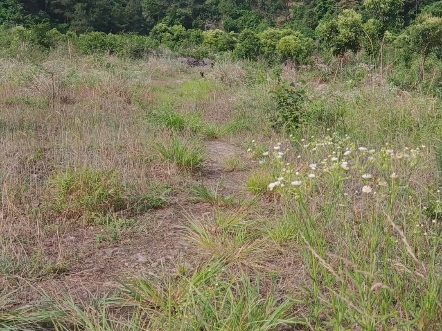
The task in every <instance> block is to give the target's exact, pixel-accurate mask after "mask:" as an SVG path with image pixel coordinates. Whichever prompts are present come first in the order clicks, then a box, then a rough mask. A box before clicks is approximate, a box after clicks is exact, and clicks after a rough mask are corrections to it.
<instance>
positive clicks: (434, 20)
mask: <svg viewBox="0 0 442 331" xmlns="http://www.w3.org/2000/svg"><path fill="white" fill-rule="evenodd" d="M406 33H407V34H408V35H409V41H410V43H411V46H412V48H413V50H415V51H416V52H417V53H419V54H421V55H422V62H421V71H422V78H423V77H424V73H425V61H426V59H427V57H428V55H429V54H430V53H431V52H433V51H435V50H438V51H439V53H440V52H441V51H442V17H434V16H431V15H429V14H423V15H420V16H419V17H418V18H417V20H416V23H415V24H413V25H411V26H410V27H409V28H408V29H407V31H406Z"/></svg>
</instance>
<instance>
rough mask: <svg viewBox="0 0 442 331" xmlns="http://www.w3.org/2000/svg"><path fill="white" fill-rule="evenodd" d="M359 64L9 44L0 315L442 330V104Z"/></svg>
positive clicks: (2, 129)
mask: <svg viewBox="0 0 442 331" xmlns="http://www.w3.org/2000/svg"><path fill="white" fill-rule="evenodd" d="M360 61H361V60H360V59H358V58H357V57H355V58H352V61H351V62H350V63H349V64H347V65H346V66H345V67H344V68H343V69H342V70H340V72H339V74H338V75H337V78H335V77H334V76H335V72H334V70H333V71H332V70H330V71H323V70H321V69H320V68H316V67H314V66H311V67H303V68H298V69H288V68H284V69H283V70H282V72H280V71H278V70H279V69H278V70H272V69H271V68H269V67H267V66H264V65H260V64H259V63H251V62H247V61H243V62H241V61H231V60H229V59H227V58H225V59H223V58H220V59H218V60H217V61H216V65H215V67H214V68H209V69H204V70H205V77H204V78H201V76H200V73H199V71H200V69H199V68H189V67H187V66H185V65H183V64H182V63H180V62H179V61H178V60H177V59H176V58H175V57H174V56H172V54H169V53H165V54H162V55H161V56H160V57H150V58H145V59H140V60H127V59H121V58H118V57H114V56H110V55H103V56H83V55H77V54H75V53H74V54H71V53H70V54H64V53H63V52H60V51H59V52H57V51H53V52H52V53H50V54H49V55H48V56H45V57H43V58H35V59H24V60H17V59H11V58H2V59H0V141H1V151H2V154H1V155H2V157H1V159H0V178H1V183H2V190H1V201H2V206H1V215H0V329H5V330H37V329H43V330H103V331H104V330H226V331H227V330H373V331H374V330H439V329H442V305H441V271H442V270H441V254H442V250H441V229H442V228H441V226H442V225H441V221H442V204H441V193H440V189H441V184H440V171H441V170H442V158H441V146H440V143H441V141H440V139H441V137H442V135H441V133H442V132H441V128H442V125H441V124H442V123H441V101H440V100H439V99H437V98H434V97H431V96H427V95H425V94H421V93H418V92H413V93H411V92H405V91H402V90H400V89H399V88H397V87H395V86H393V85H391V84H389V83H388V82H387V81H386V80H384V78H383V77H381V76H380V75H379V74H378V72H377V71H376V70H375V69H372V68H370V67H367V66H361V65H360ZM290 83H294V84H292V85H289V84H290Z"/></svg>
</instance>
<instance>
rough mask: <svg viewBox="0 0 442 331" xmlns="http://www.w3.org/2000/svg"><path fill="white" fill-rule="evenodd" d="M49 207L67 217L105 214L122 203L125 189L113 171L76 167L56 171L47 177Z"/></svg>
mask: <svg viewBox="0 0 442 331" xmlns="http://www.w3.org/2000/svg"><path fill="white" fill-rule="evenodd" d="M48 189H49V198H50V200H51V207H52V209H53V210H54V211H55V212H57V213H60V214H62V215H63V216H64V217H66V218H68V219H78V218H81V217H84V216H87V215H90V214H94V213H95V214H107V213H110V212H114V211H119V210H122V209H123V208H124V207H125V206H126V203H125V200H124V193H125V188H124V186H123V185H122V183H121V178H120V175H119V174H118V172H116V171H114V170H110V171H105V170H96V169H89V168H83V169H75V170H66V171H59V172H56V173H55V174H53V175H52V176H51V178H50V179H49V188H48Z"/></svg>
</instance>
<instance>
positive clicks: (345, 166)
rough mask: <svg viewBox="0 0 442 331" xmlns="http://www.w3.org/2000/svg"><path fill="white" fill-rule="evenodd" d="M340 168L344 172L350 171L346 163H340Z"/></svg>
mask: <svg viewBox="0 0 442 331" xmlns="http://www.w3.org/2000/svg"><path fill="white" fill-rule="evenodd" d="M341 168H342V169H344V170H348V169H350V167H349V166H348V162H342V164H341Z"/></svg>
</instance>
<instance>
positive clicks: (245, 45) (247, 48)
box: [234, 29, 261, 60]
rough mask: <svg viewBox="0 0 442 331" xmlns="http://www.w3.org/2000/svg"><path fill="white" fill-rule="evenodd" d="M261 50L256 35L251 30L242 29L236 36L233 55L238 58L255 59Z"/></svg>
mask: <svg viewBox="0 0 442 331" xmlns="http://www.w3.org/2000/svg"><path fill="white" fill-rule="evenodd" d="M260 52H261V43H260V41H259V37H258V35H257V34H256V33H255V32H253V31H252V30H248V29H247V30H244V31H243V32H241V34H240V35H239V37H238V44H237V45H236V48H235V51H234V55H235V56H236V57H237V58H240V59H249V60H256V58H257V57H258V55H259V54H260Z"/></svg>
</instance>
